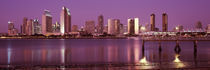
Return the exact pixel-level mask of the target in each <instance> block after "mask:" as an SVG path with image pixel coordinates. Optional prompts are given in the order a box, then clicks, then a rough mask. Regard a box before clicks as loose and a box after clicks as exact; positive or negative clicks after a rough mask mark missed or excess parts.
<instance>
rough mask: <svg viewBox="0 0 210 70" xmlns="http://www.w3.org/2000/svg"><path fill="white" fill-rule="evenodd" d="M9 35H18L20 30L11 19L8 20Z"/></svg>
mask: <svg viewBox="0 0 210 70" xmlns="http://www.w3.org/2000/svg"><path fill="white" fill-rule="evenodd" d="M8 35H9V36H14V35H18V30H17V29H16V28H15V26H14V24H13V22H11V21H9V22H8Z"/></svg>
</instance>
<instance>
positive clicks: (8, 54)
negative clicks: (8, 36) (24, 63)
mask: <svg viewBox="0 0 210 70" xmlns="http://www.w3.org/2000/svg"><path fill="white" fill-rule="evenodd" d="M11 54H12V49H11V48H10V47H8V48H7V63H8V64H10V62H11Z"/></svg>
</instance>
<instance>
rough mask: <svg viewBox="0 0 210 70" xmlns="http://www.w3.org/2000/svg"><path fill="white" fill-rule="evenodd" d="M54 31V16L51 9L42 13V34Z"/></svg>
mask: <svg viewBox="0 0 210 70" xmlns="http://www.w3.org/2000/svg"><path fill="white" fill-rule="evenodd" d="M48 33H52V16H51V13H50V11H48V10H45V11H44V14H43V15H42V34H44V35H47V34H48Z"/></svg>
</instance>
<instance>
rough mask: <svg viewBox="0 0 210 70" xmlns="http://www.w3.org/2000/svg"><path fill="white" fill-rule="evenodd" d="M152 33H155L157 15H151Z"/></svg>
mask: <svg viewBox="0 0 210 70" xmlns="http://www.w3.org/2000/svg"><path fill="white" fill-rule="evenodd" d="M150 24H151V29H150V30H151V31H155V14H151V15H150Z"/></svg>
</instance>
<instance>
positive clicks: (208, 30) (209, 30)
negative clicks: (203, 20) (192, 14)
mask: <svg viewBox="0 0 210 70" xmlns="http://www.w3.org/2000/svg"><path fill="white" fill-rule="evenodd" d="M207 33H210V24H208V27H207Z"/></svg>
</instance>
